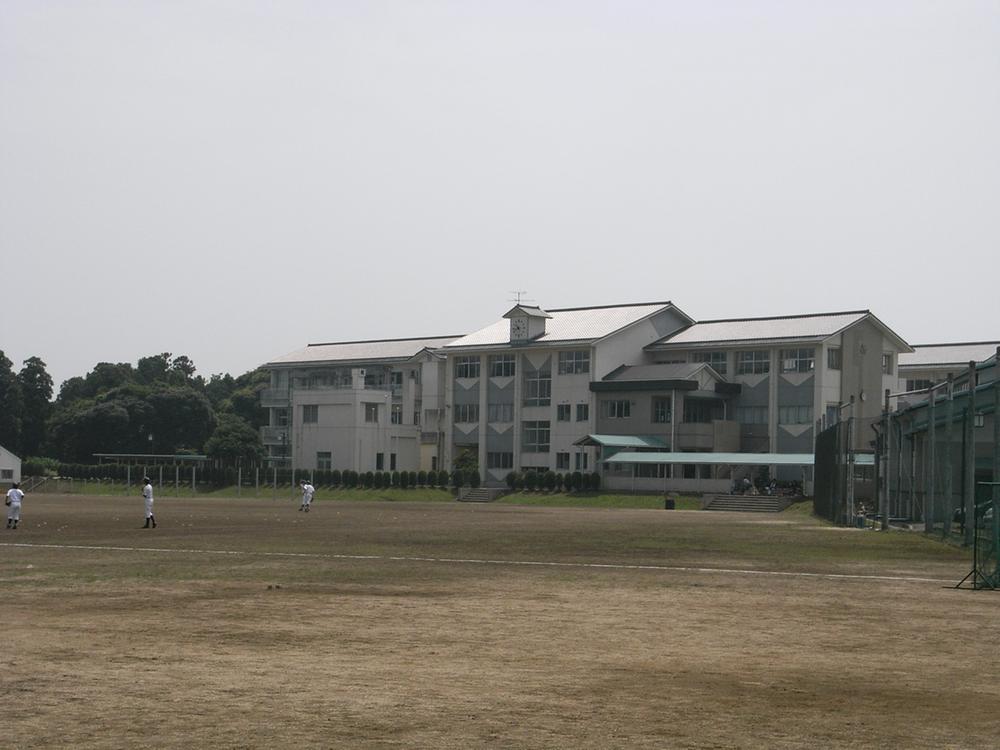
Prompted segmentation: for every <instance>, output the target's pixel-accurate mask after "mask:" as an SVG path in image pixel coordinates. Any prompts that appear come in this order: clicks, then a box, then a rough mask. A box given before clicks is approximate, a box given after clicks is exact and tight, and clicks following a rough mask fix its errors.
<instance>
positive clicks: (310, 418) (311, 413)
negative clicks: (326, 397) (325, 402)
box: [302, 404, 319, 424]
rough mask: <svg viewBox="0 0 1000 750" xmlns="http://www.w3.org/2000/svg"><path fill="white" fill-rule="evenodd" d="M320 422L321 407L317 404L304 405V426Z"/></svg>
mask: <svg viewBox="0 0 1000 750" xmlns="http://www.w3.org/2000/svg"><path fill="white" fill-rule="evenodd" d="M317 422H319V406H318V405H317V404H303V405H302V424H316V423H317Z"/></svg>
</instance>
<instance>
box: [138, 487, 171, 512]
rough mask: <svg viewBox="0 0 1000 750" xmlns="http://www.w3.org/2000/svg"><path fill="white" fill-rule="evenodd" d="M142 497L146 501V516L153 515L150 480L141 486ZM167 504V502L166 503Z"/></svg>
mask: <svg viewBox="0 0 1000 750" xmlns="http://www.w3.org/2000/svg"><path fill="white" fill-rule="evenodd" d="M142 497H143V499H144V500H145V501H146V518H152V516H153V484H152V483H151V482H150V483H148V484H146V485H145V486H144V487H143V488H142ZM168 504H169V503H168Z"/></svg>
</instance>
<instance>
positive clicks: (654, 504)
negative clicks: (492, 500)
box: [497, 492, 701, 510]
mask: <svg viewBox="0 0 1000 750" xmlns="http://www.w3.org/2000/svg"><path fill="white" fill-rule="evenodd" d="M497 502H498V503H503V504H505V505H533V506H542V507H549V508H650V509H656V508H659V509H662V508H663V496H662V495H625V494H614V493H602V492H568V493H567V492H512V493H510V494H508V495H503V496H502V497H500V498H499V499H498V500H497ZM675 508H676V510H699V509H700V508H701V499H700V498H697V497H694V496H692V495H680V496H678V497H677V498H676V503H675Z"/></svg>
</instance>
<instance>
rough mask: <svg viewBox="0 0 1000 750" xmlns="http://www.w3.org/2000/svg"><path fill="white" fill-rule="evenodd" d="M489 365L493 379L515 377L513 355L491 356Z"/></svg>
mask: <svg viewBox="0 0 1000 750" xmlns="http://www.w3.org/2000/svg"><path fill="white" fill-rule="evenodd" d="M489 363H490V377H491V378H509V377H513V375H514V371H515V368H514V355H513V354H491V355H490V359H489Z"/></svg>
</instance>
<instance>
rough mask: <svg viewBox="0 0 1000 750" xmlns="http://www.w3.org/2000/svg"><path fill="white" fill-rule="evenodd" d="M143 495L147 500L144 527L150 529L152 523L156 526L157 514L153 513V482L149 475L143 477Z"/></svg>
mask: <svg viewBox="0 0 1000 750" xmlns="http://www.w3.org/2000/svg"><path fill="white" fill-rule="evenodd" d="M142 497H143V499H144V500H145V501H146V525H145V526H143V527H142V528H144V529H148V528H149V525H150V524H153V528H154V529H155V528H156V516H154V515H153V483H152V482H151V481H149V477H143V478H142Z"/></svg>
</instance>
